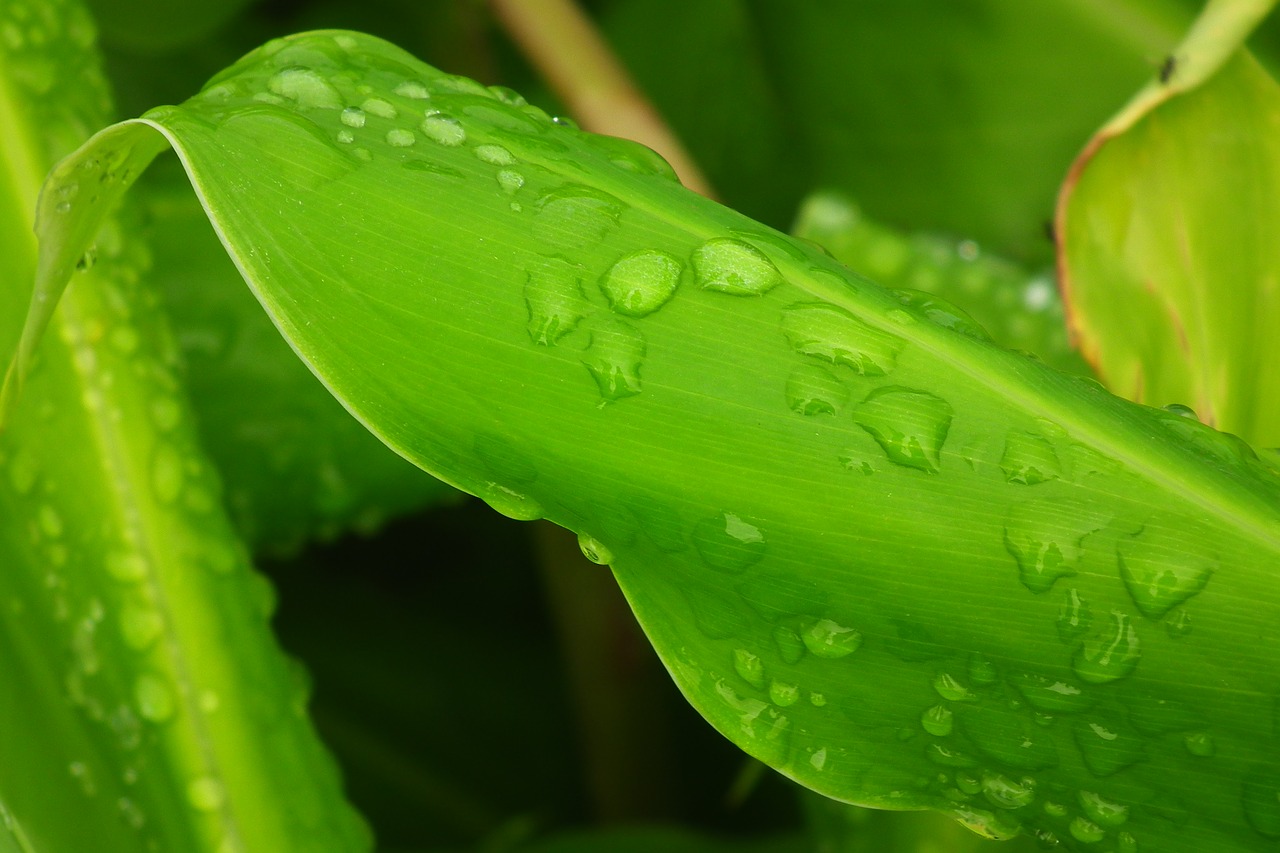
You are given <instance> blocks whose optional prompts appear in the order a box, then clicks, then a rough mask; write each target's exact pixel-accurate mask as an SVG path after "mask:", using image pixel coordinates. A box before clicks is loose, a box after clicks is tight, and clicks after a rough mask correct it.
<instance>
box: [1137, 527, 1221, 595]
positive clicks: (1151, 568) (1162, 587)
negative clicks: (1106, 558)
mask: <svg viewBox="0 0 1280 853" xmlns="http://www.w3.org/2000/svg"><path fill="white" fill-rule="evenodd" d="M1208 541H1209V535H1208V532H1207V531H1206V530H1204V529H1203V528H1202V527H1200V526H1199V525H1196V524H1194V523H1192V522H1191V521H1189V520H1187V519H1177V520H1176V521H1175V522H1172V523H1169V524H1167V525H1166V526H1164V527H1162V528H1161V529H1159V530H1156V529H1154V528H1152V527H1151V526H1150V525H1148V526H1147V527H1144V528H1143V530H1142V531H1141V532H1139V533H1138V534H1137V535H1136V536H1134V537H1129V538H1122V539H1121V540H1120V542H1119V543H1118V544H1117V545H1116V554H1117V556H1118V557H1119V561H1120V576H1121V577H1122V578H1124V585H1125V587H1126V588H1127V589H1128V590H1129V595H1130V597H1132V598H1133V603H1134V604H1135V605H1136V606H1137V608H1138V610H1139V611H1141V612H1142V615H1143V616H1146V617H1147V618H1148V619H1160V618H1161V617H1162V616H1164V615H1165V614H1166V613H1168V612H1169V611H1170V610H1172V609H1173V608H1174V607H1177V606H1178V605H1179V604H1182V603H1183V602H1184V601H1186V600H1187V599H1189V598H1191V597H1192V596H1193V595H1195V594H1196V593H1198V592H1199V591H1200V590H1202V589H1204V587H1205V584H1207V583H1208V582H1209V576H1210V575H1212V574H1213V572H1214V569H1215V568H1216V567H1217V560H1215V559H1214V558H1213V556H1212V554H1211V552H1210V551H1209V549H1208V546H1207V544H1206V543H1207V542H1208Z"/></svg>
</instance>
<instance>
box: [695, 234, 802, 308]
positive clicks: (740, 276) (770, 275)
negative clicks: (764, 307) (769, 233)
mask: <svg viewBox="0 0 1280 853" xmlns="http://www.w3.org/2000/svg"><path fill="white" fill-rule="evenodd" d="M690 261H691V263H692V264H693V271H694V275H695V277H696V280H697V282H698V285H699V286H700V287H701V288H702V289H703V290H713V291H715V292H717V293H727V294H730V295H732V296H763V295H764V294H765V293H768V292H769V291H770V290H772V289H773V288H775V287H777V286H778V285H779V284H782V281H783V279H782V274H781V273H780V272H778V268H777V267H775V266H774V265H773V261H770V260H769V259H768V258H767V257H766V256H765V254H764V253H763V252H761V251H760V250H759V249H757V248H755V247H754V246H749V245H747V244H746V243H743V242H742V241H741V240H732V239H729V238H726V237H717V238H714V239H711V240H708V241H707V242H705V243H703V244H702V245H701V246H699V247H698V248H697V249H696V250H694V253H693V257H692V258H691V259H690Z"/></svg>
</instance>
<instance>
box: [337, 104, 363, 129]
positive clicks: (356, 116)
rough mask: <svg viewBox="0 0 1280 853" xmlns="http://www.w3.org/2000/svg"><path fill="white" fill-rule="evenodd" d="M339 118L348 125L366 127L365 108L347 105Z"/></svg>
mask: <svg viewBox="0 0 1280 853" xmlns="http://www.w3.org/2000/svg"><path fill="white" fill-rule="evenodd" d="M338 120H339V121H341V122H342V123H343V124H345V125H346V126H347V127H354V128H361V127H364V110H362V109H360V108H359V107H347V108H346V109H345V110H343V111H342V112H341V113H340V114H339V115H338Z"/></svg>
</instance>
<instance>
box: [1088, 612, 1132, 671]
mask: <svg viewBox="0 0 1280 853" xmlns="http://www.w3.org/2000/svg"><path fill="white" fill-rule="evenodd" d="M1141 654H1142V652H1141V649H1140V647H1139V643H1138V634H1137V632H1136V631H1135V630H1134V628H1133V622H1132V620H1131V619H1130V618H1129V616H1128V615H1127V614H1125V613H1121V612H1119V611H1115V610H1113V611H1112V612H1111V622H1110V625H1109V627H1108V630H1107V631H1106V633H1104V634H1102V635H1101V636H1096V637H1091V638H1089V639H1087V640H1085V641H1084V644H1083V645H1082V646H1081V647H1080V649H1079V651H1077V652H1076V655H1075V658H1074V659H1073V661H1072V668H1073V669H1075V673H1076V675H1077V676H1078V677H1080V678H1081V679H1083V680H1084V681H1087V682H1089V683H1090V684H1106V683H1107V682H1110V681H1116V680H1118V679H1121V678H1124V677H1125V676H1126V675H1128V674H1129V673H1131V672H1133V670H1134V667H1136V666H1137V665H1138V659H1139V657H1141Z"/></svg>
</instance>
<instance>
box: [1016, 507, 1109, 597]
mask: <svg viewBox="0 0 1280 853" xmlns="http://www.w3.org/2000/svg"><path fill="white" fill-rule="evenodd" d="M1110 520H1111V518H1110V516H1109V515H1107V514H1106V513H1104V512H1101V511H1099V510H1097V509H1094V508H1092V507H1090V506H1089V505H1088V504H1085V503H1083V502H1081V501H1077V500H1072V499H1071V498H1061V499H1057V500H1034V501H1026V502H1024V503H1017V504H1014V505H1013V507H1012V508H1011V509H1010V510H1009V515H1008V518H1007V519H1006V521H1005V527H1004V544H1005V548H1007V549H1008V551H1009V553H1010V554H1012V555H1013V558H1014V560H1015V561H1016V562H1017V564H1018V576H1019V579H1020V580H1021V581H1022V585H1023V586H1025V587H1026V588H1027V589H1029V590H1031V591H1032V592H1034V593H1037V594H1039V593H1044V592H1048V591H1049V590H1050V589H1052V587H1053V585H1054V583H1055V582H1056V581H1057V580H1058V578H1062V577H1069V576H1071V575H1074V574H1075V573H1076V567H1077V565H1078V564H1079V560H1080V555H1081V552H1082V551H1083V544H1082V543H1083V541H1084V538H1085V537H1086V536H1088V535H1089V534H1090V533H1093V532H1094V531H1096V530H1100V529H1102V528H1103V527H1105V526H1106V524H1107V522H1109V521H1110Z"/></svg>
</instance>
